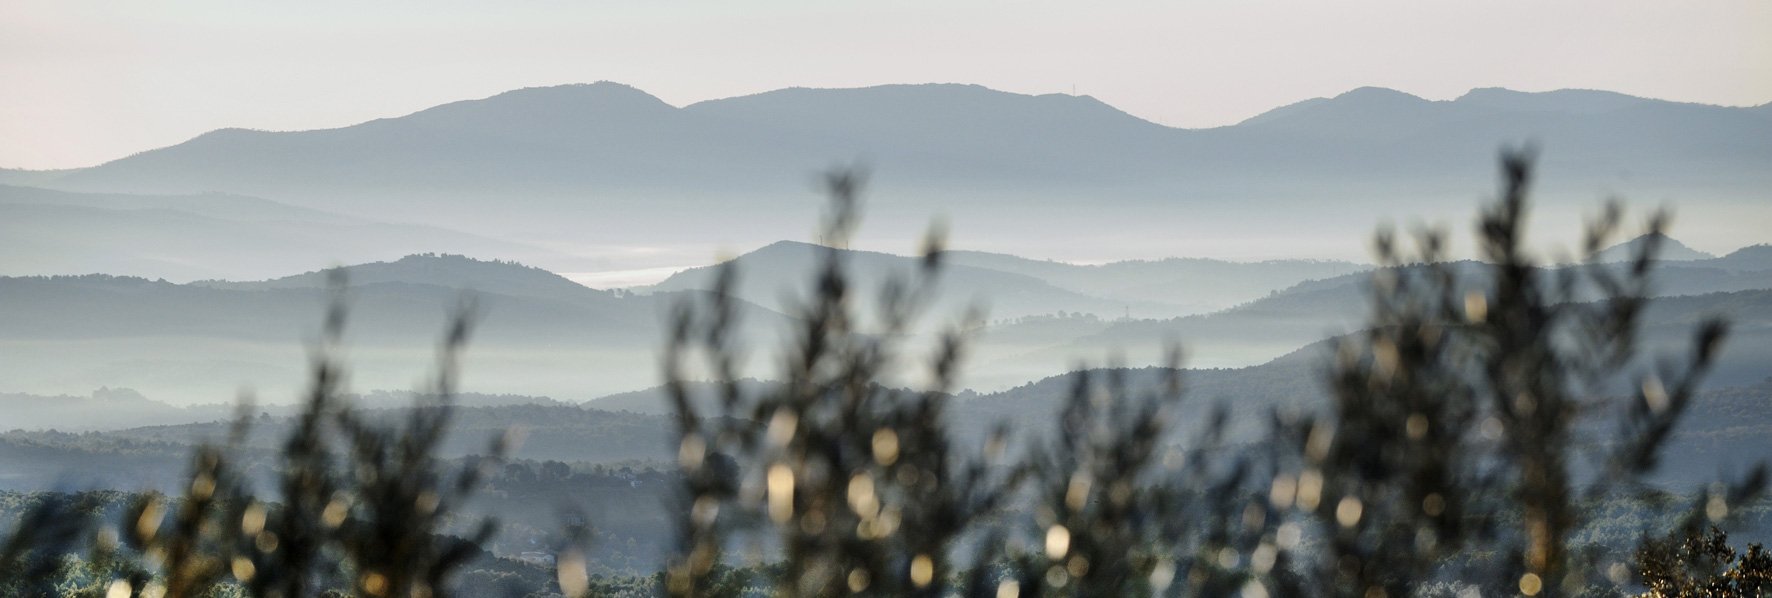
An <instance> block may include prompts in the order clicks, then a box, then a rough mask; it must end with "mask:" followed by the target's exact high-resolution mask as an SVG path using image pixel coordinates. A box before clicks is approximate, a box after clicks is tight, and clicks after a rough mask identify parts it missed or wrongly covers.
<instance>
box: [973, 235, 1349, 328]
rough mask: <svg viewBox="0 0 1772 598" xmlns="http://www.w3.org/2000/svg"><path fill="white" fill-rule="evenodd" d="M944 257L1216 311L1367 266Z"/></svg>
mask: <svg viewBox="0 0 1772 598" xmlns="http://www.w3.org/2000/svg"><path fill="white" fill-rule="evenodd" d="M947 259H948V263H951V264H955V265H959V266H970V267H977V268H987V269H991V270H998V271H1003V272H1012V273H1016V274H1026V275H1028V276H1033V277H1035V278H1039V279H1040V280H1044V281H1046V282H1048V283H1051V284H1052V285H1054V286H1057V287H1060V288H1063V289H1066V290H1070V291H1075V292H1078V293H1087V294H1091V295H1096V296H1100V297H1106V298H1110V299H1115V300H1118V301H1124V302H1150V303H1162V304H1167V305H1173V306H1176V307H1178V308H1181V309H1182V310H1184V313H1194V312H1209V311H1217V310H1220V309H1224V308H1227V307H1231V306H1233V305H1236V304H1239V303H1244V302H1247V301H1250V300H1252V299H1255V298H1258V297H1261V296H1262V295H1265V294H1267V293H1270V292H1274V291H1277V290H1280V289H1285V288H1287V287H1291V286H1292V285H1295V284H1298V283H1299V282H1302V281H1306V280H1314V279H1320V278H1330V277H1334V276H1340V275H1343V274H1349V273H1353V272H1359V271H1363V270H1366V269H1367V268H1369V266H1365V265H1361V264H1353V263H1349V262H1341V261H1333V260H1268V261H1259V262H1230V261H1224V260H1212V259H1199V258H1169V259H1160V260H1133V261H1122V262H1111V263H1106V264H1099V265H1077V264H1067V263H1064V262H1056V261H1049V260H1030V259H1026V258H1022V257H1017V256H1013V255H1008V254H1001V253H987V252H981V251H950V252H948V253H947ZM1073 311H1075V310H1073ZM1100 315H1104V316H1106V315H1115V314H1100Z"/></svg>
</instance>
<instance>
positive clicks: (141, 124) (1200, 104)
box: [0, 0, 1772, 169]
mask: <svg viewBox="0 0 1772 598" xmlns="http://www.w3.org/2000/svg"><path fill="white" fill-rule="evenodd" d="M599 80H609V81H618V82H622V83H627V84H630V85H634V86H636V87H639V88H641V89H643V90H646V91H648V92H650V93H652V94H654V95H657V96H659V97H660V98H662V99H664V100H665V101H667V102H670V103H672V104H676V105H684V104H688V103H693V102H696V101H700V100H706V99H714V98H722V97H731V96H737V95H745V94H751V93H757V92H762V91H768V90H771V89H778V88H782V87H792V86H802V87H858V86H866V85H876V84H885V83H927V82H951V83H976V84H981V85H985V86H988V87H992V88H996V89H1002V90H1006V91H1013V92H1022V93H1054V92H1062V93H1070V92H1072V91H1073V90H1074V91H1075V92H1077V93H1082V94H1087V95H1092V96H1095V97H1097V98H1099V99H1101V100H1103V101H1105V102H1107V103H1109V104H1112V105H1114V106H1117V107H1119V108H1121V109H1123V110H1125V111H1127V112H1130V113H1132V114H1134V115H1137V116H1139V117H1142V118H1145V119H1148V120H1151V121H1155V122H1159V123H1163V124H1168V125H1173V126H1180V127H1211V126H1220V125H1227V124H1232V123H1235V122H1237V121H1239V120H1242V119H1244V118H1247V117H1250V116H1253V115H1255V114H1259V113H1260V112H1262V111H1265V110H1268V109H1271V108H1274V107H1277V106H1281V105H1285V104H1289V103H1292V102H1296V101H1299V100H1303V99H1308V98H1312V97H1323V96H1333V95H1335V94H1338V93H1341V92H1344V91H1347V90H1349V89H1353V88H1356V87H1361V86H1369V85H1370V86H1382V87H1390V88H1394V89H1400V90H1403V91H1406V92H1410V93H1413V94H1416V95H1420V96H1422V97H1426V98H1430V99H1451V98H1455V97H1457V96H1459V95H1461V94H1463V93H1464V92H1465V91H1467V90H1469V89H1472V88H1477V87H1508V88H1512V89H1518V90H1524V91H1544V90H1551V89H1560V88H1587V89H1606V90H1612V91H1619V92H1624V93H1628V94H1633V95H1640V96H1646V97H1654V98H1661V99H1671V100H1680V101H1692V102H1703V103H1711V104H1722V105H1757V104H1762V103H1765V102H1767V101H1772V2H1767V1H1765V0H1707V1H1706V2H1668V1H1666V0H1605V1H1585V0H1583V1H1552V2H1545V1H1542V0H1536V1H1530V2H1528V1H1519V0H1500V1H1485V2H1448V1H1438V0H1426V1H1423V0H1406V1H1405V0H1353V1H1338V2H1315V1H1311V2H1275V1H1264V0H1235V1H1232V0H1162V1H1140V0H1132V1H1124V2H1093V3H1084V2H1056V1H1010V0H898V1H894V2H828V1H811V0H806V1H788V0H753V1H743V2H732V1H700V0H609V1H604V0H506V1H500V2H460V1H453V0H427V1H422V2H408V1H378V2H341V1H335V0H306V1H303V2H268V1H259V0H164V1H158V2H117V1H114V0H103V1H101V0H4V2H0V140H4V142H3V143H0V167H12V168H32V169H51V168H70V167H80V166H89V165H93V164H97V163H101V162H104V161H107V160H112V159H116V158H120V157H123V156H126V155H129V154H131V153H134V152H139V151H143V150H147V149H152V148H155V147H162V146H166V145H171V144H175V143H178V142H181V141H184V140H186V139H189V138H191V137H194V136H196V135H198V134H200V133H203V132H205V131H209V130H213V129H217V128H222V127H246V128H256V129H270V130H299V129H313V128H327V127H338V126H345V125H349V124H354V123H357V122H362V121H365V120H369V119H373V118H379V117H386V116H398V115H401V114H406V113H410V112H413V111H416V110H419V109H422V108H426V107H429V106H433V105H436V104H441V103H445V102H449V101H454V100H460V99H469V98H477V97H485V96H489V95H493V94H496V93H499V92H502V91H506V90H510V89H515V88H520V87H530V86H540V85H554V84H561V83H576V82H590V81H599Z"/></svg>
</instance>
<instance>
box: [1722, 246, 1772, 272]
mask: <svg viewBox="0 0 1772 598" xmlns="http://www.w3.org/2000/svg"><path fill="white" fill-rule="evenodd" d="M1709 263H1710V264H1711V265H1713V266H1716V267H1718V268H1725V269H1729V270H1744V271H1760V272H1764V271H1769V270H1772V245H1767V244H1760V245H1750V246H1748V247H1743V248H1741V249H1737V250H1735V251H1734V252H1731V253H1730V254H1729V255H1725V256H1723V257H1720V258H1717V259H1715V260H1713V261H1711V262H1709Z"/></svg>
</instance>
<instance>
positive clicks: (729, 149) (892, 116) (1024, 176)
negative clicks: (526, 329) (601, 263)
mask: <svg viewBox="0 0 1772 598" xmlns="http://www.w3.org/2000/svg"><path fill="white" fill-rule="evenodd" d="M1528 140H1531V141H1536V142H1538V143H1539V144H1540V145H1541V146H1542V147H1543V149H1544V151H1543V166H1544V167H1543V169H1542V171H1543V173H1544V174H1545V176H1544V177H1543V180H1544V181H1545V186H1544V187H1543V188H1542V189H1541V193H1540V194H1539V197H1540V201H1541V202H1544V203H1549V204H1555V205H1565V206H1567V205H1584V206H1585V205H1588V204H1591V203H1592V202H1594V201H1596V200H1597V199H1598V198H1599V197H1602V196H1603V195H1604V194H1606V193H1610V192H1617V193H1622V194H1625V195H1626V196H1627V197H1645V198H1659V197H1662V196H1665V195H1674V196H1677V197H1678V198H1679V199H1680V202H1681V205H1680V207H1681V214H1682V222H1684V223H1686V224H1688V225H1692V226H1699V227H1703V228H1706V229H1707V230H1708V229H1715V230H1711V232H1710V234H1713V235H1715V234H1727V235H1737V236H1739V235H1743V234H1748V233H1746V232H1744V231H1746V230H1747V229H1745V228H1743V226H1744V225H1743V224H1741V223H1742V222H1743V221H1755V220H1764V219H1765V218H1767V217H1772V212H1769V211H1768V210H1772V208H1768V207H1767V206H1766V205H1765V204H1764V202H1760V201H1755V200H1753V198H1756V197H1758V194H1759V193H1760V192H1761V191H1762V190H1763V189H1765V188H1767V187H1768V186H1769V185H1772V172H1768V171H1767V169H1765V168H1764V165H1765V164H1767V163H1769V162H1772V119H1769V118H1767V117H1766V114H1765V110H1763V109H1757V108H1725V107H1716V106H1703V105H1694V104H1679V103H1673V102H1664V101H1657V100H1647V99H1641V98H1630V97H1626V96H1621V95H1618V94H1610V93H1605V92H1589V91H1559V92H1549V93H1519V92H1511V91H1506V90H1477V91H1473V92H1471V93H1470V94H1467V95H1466V96H1464V97H1461V98H1458V99H1456V100H1450V101H1428V100H1424V99H1421V98H1417V97H1414V96H1410V95H1408V94H1403V93H1400V92H1395V91H1390V90H1382V89H1373V88H1367V89H1360V90H1355V91H1352V92H1349V93H1346V94H1343V95H1340V96H1337V97H1334V98H1323V99H1317V100H1309V101H1306V102H1300V103H1298V104H1294V105H1291V106H1286V107H1283V108H1279V109H1276V110H1274V111H1272V112H1269V113H1267V114H1263V115H1261V116H1258V117H1255V118H1252V119H1250V120H1249V121H1247V122H1244V123H1240V124H1238V125H1234V126H1228V127H1219V128H1215V129H1202V130H1184V129H1174V128H1170V127H1165V126H1161V125H1157V124H1154V123H1150V122H1147V121H1143V120H1140V119H1137V118H1135V117H1132V116H1129V115H1127V114H1125V113H1123V112H1120V111H1118V110H1116V109H1114V108H1112V107H1110V106H1107V105H1105V104H1103V103H1101V102H1099V101H1097V100H1095V99H1093V98H1089V97H1077V96H1068V95H1058V94H1049V95H1039V96H1029V95H1020V94H1012V93H1004V92H998V91H993V90H989V89H985V88H982V87H977V86H965V85H890V86H881V87H871V88H864V89H836V90H832V89H788V90H780V91H775V92H768V93H763V94H757V95H753V96H746V97H741V98H729V99H723V100H713V101H708V102H702V103H698V104H694V105H691V106H687V107H682V108H677V107H672V106H670V105H668V104H665V103H664V102H661V101H659V100H658V99H657V98H654V97H652V96H650V95H647V94H645V93H643V92H641V91H639V90H636V89H633V88H631V87H626V86H622V85H618V84H613V83H597V84H591V85H573V86H562V87H552V88H537V89H524V90H518V91H512V92H508V93H504V94H500V95H497V96H494V97H490V98H486V99H481V100H472V101H465V102H456V103H452V104H446V105H443V106H438V107H435V108H431V109H428V110H424V111H420V112H418V113H415V114H411V115H407V116H403V117H398V118H388V119H381V120H375V121H371V122H366V123H362V124H358V125H353V126H349V127H343V128H338V129H328V130H317V131H300V132H265V131H247V130H240V129H224V130H220V131H215V132H212V133H208V134H205V135H202V136H199V137H197V138H195V139H192V140H190V141H188V142H186V143H182V144H179V145H176V146H172V147H168V148H162V149H157V150H152V151H147V152H143V153H140V154H137V155H134V156H130V157H127V158H123V159H120V160H116V161H112V162H109V163H106V164H103V165H99V166H95V167H92V168H85V169H78V170H72V171H65V172H57V173H54V174H53V175H44V176H32V177H28V179H29V181H30V182H31V183H32V184H37V185H43V186H49V187H53V188H57V189H65V190H80V191H102V192H124V193H163V194H164V193H172V194H187V193H202V192H210V191H224V192H231V193H238V194H246V195H252V196H257V197H267V198H271V199H275V200H277V201H281V202H286V203H289V204H292V205H297V206H301V207H307V208H315V209H321V210H326V211H329V212H335V213H341V214H347V215H352V216H357V217H364V218H368V219H371V220H376V221H387V222H412V223H420V224H426V225H432V226H441V227H444V228H452V229H457V230H471V231H473V232H475V233H477V234H485V235H489V236H493V237H496V238H504V239H517V238H522V239H525V240H533V241H536V242H547V243H584V242H587V240H593V242H596V243H604V244H616V245H620V244H645V246H648V247H659V246H661V245H662V246H684V245H689V246H694V247H698V248H703V249H701V251H703V253H702V254H703V255H705V254H706V251H708V250H710V249H712V248H713V247H715V246H718V245H721V244H727V245H728V246H730V244H738V245H743V246H755V245H757V244H761V243H766V242H768V241H771V240H774V239H782V238H798V237H799V236H801V233H802V232H803V228H802V225H801V223H803V222H806V221H807V220H809V218H793V217H790V218H783V217H781V216H782V215H783V214H807V215H810V214H811V213H812V212H813V209H814V206H815V205H816V204H814V203H812V202H810V201H808V197H809V196H810V195H811V192H810V187H811V185H810V182H811V175H812V173H815V172H817V171H820V170H823V169H826V168H828V167H830V166H831V165H833V164H841V163H845V162H849V161H860V162H861V163H863V164H865V165H867V166H869V167H870V168H871V170H872V171H873V172H874V173H875V174H876V176H875V178H874V183H875V184H874V186H873V190H874V194H873V196H874V197H875V198H876V200H875V202H874V203H873V204H871V208H870V210H869V214H870V218H871V219H872V220H871V222H872V223H871V224H870V229H869V230H870V231H875V232H874V233H872V234H879V235H881V236H882V238H903V237H906V236H909V235H912V234H914V233H915V231H916V230H917V229H919V228H921V227H922V226H923V224H924V223H925V222H926V220H927V219H928V218H929V216H930V215H931V214H933V213H937V212H943V213H946V214H948V216H949V217H950V219H951V221H952V222H953V223H955V225H956V230H957V231H961V232H962V233H963V235H964V236H963V237H962V238H965V239H966V240H967V241H968V242H969V243H975V244H976V246H989V247H994V248H1001V249H1002V250H1005V251H1009V252H1011V253H1020V254H1034V253H1035V252H1036V251H1038V252H1039V253H1041V254H1045V255H1052V254H1053V253H1054V250H1055V249H1065V248H1081V247H1101V246H1107V245H1106V244H1105V243H1104V241H1105V240H1108V239H1112V240H1113V241H1114V243H1113V244H1112V246H1113V247H1115V248H1116V250H1118V251H1124V252H1128V255H1162V254H1175V253H1178V252H1183V251H1178V250H1177V247H1178V244H1186V243H1190V242H1193V241H1190V240H1194V239H1204V240H1211V241H1212V242H1213V243H1214V245H1212V247H1216V248H1217V249H1218V250H1219V251H1225V252H1235V253H1238V254H1246V255H1285V254H1287V253H1291V254H1293V255H1298V254H1302V253H1304V252H1307V251H1309V252H1312V253H1313V254H1318V255H1320V254H1322V249H1323V248H1326V247H1357V245H1355V244H1354V243H1355V242H1357V240H1358V239H1361V238H1363V237H1364V236H1365V232H1366V231H1367V230H1368V229H1369V227H1370V226H1371V223H1372V221H1373V219H1374V218H1376V217H1381V216H1386V215H1390V216H1397V217H1405V216H1407V217H1421V218H1426V219H1429V220H1436V219H1446V218H1463V217H1464V213H1465V209H1466V206H1467V202H1468V200H1469V197H1470V195H1471V193H1473V192H1474V191H1477V190H1481V189H1486V188H1488V187H1489V186H1490V181H1491V180H1492V176H1491V172H1492V170H1493V161H1494V155H1495V152H1496V150H1497V148H1499V147H1501V146H1503V145H1504V144H1512V143H1520V142H1524V141H1528ZM490 206H497V209H493V208H491V207H490ZM1190 247H1191V246H1190ZM1185 252H1186V253H1194V254H1200V253H1202V252H1196V251H1185ZM1352 252H1353V250H1349V251H1348V253H1352ZM1060 254H1062V253H1060ZM1343 255H1345V254H1343Z"/></svg>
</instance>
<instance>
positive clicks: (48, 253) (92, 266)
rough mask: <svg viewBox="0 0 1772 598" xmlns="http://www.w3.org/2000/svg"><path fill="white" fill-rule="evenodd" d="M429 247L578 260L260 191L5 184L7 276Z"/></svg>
mask: <svg viewBox="0 0 1772 598" xmlns="http://www.w3.org/2000/svg"><path fill="white" fill-rule="evenodd" d="M423 250H434V251H451V252H462V253H471V254H474V255H482V256H490V257H500V258H504V259H525V260H537V259H539V260H545V261H547V262H549V263H552V264H558V265H559V266H567V265H569V264H571V263H573V260H571V259H569V258H564V257H563V256H559V255H557V254H554V253H553V252H550V251H546V250H543V249H539V248H536V247H531V246H527V245H524V244H522V243H513V242H507V241H499V240H494V239H490V238H486V237H481V236H476V235H470V234H465V233H461V232H456V231H451V230H445V229H440V228H435V227H425V226H415V225H409V224H385V223H378V222H370V221H365V220H361V219H357V218H352V217H346V216H340V215H338V214H333V213H329V212H324V211H320V210H314V209H310V208H301V207H296V206H292V205H288V204H283V203H278V202H273V201H269V200H265V199H260V198H256V197H248V196H241V195H231V194H222V193H202V194H190V195H138V194H119V193H68V192H64V191H52V190H48V189H40V188H33V187H18V186H6V185H0V275H12V276H18V275H50V274H88V273H96V272H106V273H112V274H126V275H132V276H142V277H147V278H166V279H171V280H179V281H188V280H196V279H204V278H255V277H263V276H269V275H271V274H274V273H283V272H289V271H292V270H306V269H312V268H315V267H318V266H325V265H329V264H333V263H352V262H359V261H368V260H375V259H388V258H391V257H396V256H400V255H405V254H407V253H412V252H414V251H423ZM579 261H581V262H582V261H584V260H579Z"/></svg>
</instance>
